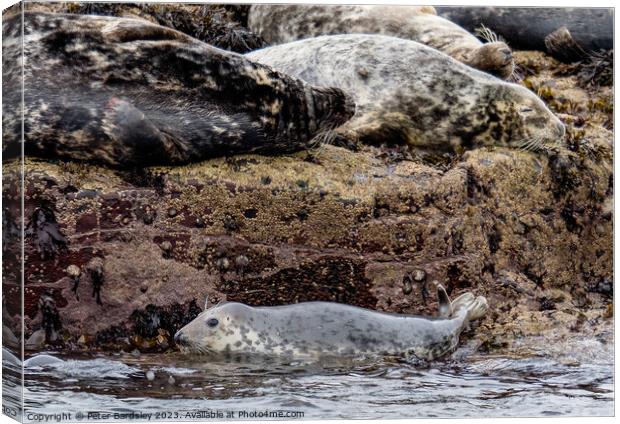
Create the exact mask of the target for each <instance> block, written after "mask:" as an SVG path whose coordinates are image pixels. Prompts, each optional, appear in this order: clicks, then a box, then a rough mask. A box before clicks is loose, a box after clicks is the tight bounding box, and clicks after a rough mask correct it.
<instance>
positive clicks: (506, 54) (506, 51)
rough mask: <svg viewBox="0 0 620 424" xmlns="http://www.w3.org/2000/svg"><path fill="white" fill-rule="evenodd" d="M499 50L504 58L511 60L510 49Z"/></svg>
mask: <svg viewBox="0 0 620 424" xmlns="http://www.w3.org/2000/svg"><path fill="white" fill-rule="evenodd" d="M499 52H500V53H501V54H503V55H504V60H506V61H509V60H512V50H510V49H501V50H500V51H499Z"/></svg>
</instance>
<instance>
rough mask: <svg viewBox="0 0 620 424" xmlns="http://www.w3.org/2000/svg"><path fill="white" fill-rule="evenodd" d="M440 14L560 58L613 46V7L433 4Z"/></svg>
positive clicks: (522, 46)
mask: <svg viewBox="0 0 620 424" xmlns="http://www.w3.org/2000/svg"><path fill="white" fill-rule="evenodd" d="M437 11H438V12H439V14H440V15H441V16H444V17H446V18H448V19H450V20H451V21H453V22H456V23H458V24H459V25H462V26H463V27H465V28H467V29H469V30H473V29H474V28H478V27H480V26H481V25H484V26H486V27H488V28H490V29H491V30H493V31H495V32H497V33H498V34H500V35H501V36H502V37H503V38H504V39H506V40H508V42H509V43H510V45H511V46H513V47H515V48H519V49H528V50H541V51H547V52H548V53H550V54H551V55H553V56H555V57H556V58H558V59H560V60H565V61H573V60H579V59H583V57H584V56H585V54H586V52H591V51H596V50H610V49H613V48H614V45H613V44H614V10H613V8H611V7H609V8H603V7H599V8H594V7H592V8H588V7H495V6H491V7H470V6H467V7H437Z"/></svg>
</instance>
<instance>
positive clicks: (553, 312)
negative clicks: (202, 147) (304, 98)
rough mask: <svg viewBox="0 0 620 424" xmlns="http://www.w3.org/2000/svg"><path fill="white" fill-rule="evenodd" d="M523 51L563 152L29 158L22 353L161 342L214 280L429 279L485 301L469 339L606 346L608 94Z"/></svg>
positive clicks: (11, 193) (376, 294)
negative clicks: (146, 164) (573, 340)
mask: <svg viewBox="0 0 620 424" xmlns="http://www.w3.org/2000/svg"><path fill="white" fill-rule="evenodd" d="M516 56H517V61H518V63H519V64H520V70H521V73H522V77H523V80H522V83H523V84H524V85H526V86H527V87H528V88H530V89H532V90H534V91H535V92H537V93H538V94H539V95H540V96H541V97H542V98H543V99H544V100H545V101H547V103H548V104H549V105H550V107H551V108H552V109H553V110H554V111H556V112H557V113H558V114H559V116H561V118H562V119H563V120H564V121H565V122H566V123H567V125H568V130H569V131H568V135H567V140H566V146H565V147H562V148H559V149H557V151H556V152H555V153H549V154H540V153H531V152H525V151H521V150H515V149H480V150H472V151H467V152H462V153H461V154H458V155H455V156H445V157H438V158H434V160H433V161H430V160H429V158H426V159H424V160H423V159H420V158H417V157H415V155H414V156H412V155H410V154H408V153H403V152H402V151H399V150H393V149H386V148H376V147H366V148H364V149H363V150H362V151H358V152H352V151H349V150H346V149H343V148H338V147H333V146H328V145H325V146H321V147H319V148H317V149H316V150H313V151H308V152H299V153H297V154H294V155H287V156H279V157H266V156H255V155H245V156H234V157H230V158H221V159H214V160H210V161H207V162H203V163H199V164H195V165H191V166H186V167H177V168H149V169H145V170H139V171H132V172H121V171H114V170H110V169H105V168H100V167H96V166H91V165H86V164H78V163H63V162H55V163H50V162H42V161H35V160H31V159H27V160H26V166H25V183H26V184H25V210H24V215H25V217H26V222H25V225H26V231H25V234H26V240H25V242H26V243H25V255H26V264H25V279H26V281H25V322H24V323H25V336H26V339H28V343H27V345H26V348H27V349H32V350H39V349H42V348H44V347H45V346H46V345H47V347H50V346H52V347H55V348H58V349H65V350H80V349H88V350H93V349H115V350H116V349H124V350H134V349H138V350H140V351H153V350H167V349H172V348H174V346H173V342H172V337H171V336H172V335H173V334H174V332H175V331H176V330H177V329H179V328H180V327H181V326H182V325H184V324H185V323H187V322H189V321H190V320H191V319H193V318H194V317H195V316H196V315H197V314H198V313H199V312H200V311H201V310H202V307H203V302H204V299H205V297H206V296H207V295H208V296H209V299H210V301H213V302H217V301H219V300H229V301H240V302H245V303H248V304H252V305H277V304H287V303H293V302H301V301H309V300H329V301H337V302H343V303H349V304H353V305H359V306H362V307H366V308H372V309H377V310H382V311H391V312H400V313H415V314H435V309H436V306H437V304H436V299H435V297H434V285H435V283H436V282H441V283H442V284H443V285H444V286H445V287H446V288H447V290H448V292H449V293H450V295H451V296H457V295H458V294H459V293H461V292H463V291H465V290H471V291H474V292H475V293H476V294H478V295H484V296H486V297H487V299H488V301H489V305H490V312H489V314H488V315H487V317H486V318H485V319H483V320H482V321H481V322H480V323H477V324H476V326H477V329H476V331H472V332H469V333H468V334H467V337H468V339H469V344H468V345H469V346H471V347H472V348H473V349H474V350H478V351H493V352H500V351H503V352H506V351H512V352H516V351H518V350H519V349H521V347H522V346H523V340H530V341H532V342H531V343H530V346H529V347H530V348H531V347H532V346H531V344H532V343H536V342H535V340H539V343H540V347H541V348H543V349H544V345H545V344H550V343H551V341H553V340H556V339H558V338H564V339H566V338H570V337H575V336H577V335H591V336H594V337H599V338H600V339H601V340H605V341H608V342H613V340H612V333H611V331H610V330H611V326H612V324H613V323H612V319H611V317H612V315H613V309H612V303H613V302H612V298H613V287H612V276H613V269H612V267H613V260H612V254H613V244H612V234H613V232H612V224H613V201H612V196H613V185H612V183H613V164H612V150H613V149H612V146H611V142H612V132H611V131H612V130H613V128H612V118H611V116H612V114H613V110H612V109H613V106H612V101H611V98H612V97H611V96H612V90H611V88H610V87H604V86H599V85H597V84H598V83H597V82H593V81H594V79H595V78H597V77H600V75H601V73H600V69H599V68H597V67H596V66H595V65H592V64H587V65H583V64H582V66H576V65H562V64H560V63H558V62H556V61H554V60H553V59H550V58H548V57H547V56H545V55H544V54H542V53H535V52H517V54H516ZM588 66H590V67H588ZM18 171H19V167H18V164H15V163H5V164H4V173H3V180H4V181H3V201H4V210H3V212H4V215H3V237H4V238H5V243H4V246H5V250H4V252H3V256H4V260H3V293H4V297H3V302H4V317H3V318H4V320H3V321H4V324H5V328H4V330H5V333H6V334H8V335H9V336H10V333H11V332H13V333H17V332H18V325H19V313H20V305H21V300H20V285H19V262H18V258H19V254H20V248H19V240H18V236H19V231H18V230H17V228H18V225H19V223H18V221H17V217H18V216H19V205H20V190H19V178H18V175H19V172H18ZM540 336H544V337H540ZM9 338H10V337H9ZM534 348H536V347H535V346H534Z"/></svg>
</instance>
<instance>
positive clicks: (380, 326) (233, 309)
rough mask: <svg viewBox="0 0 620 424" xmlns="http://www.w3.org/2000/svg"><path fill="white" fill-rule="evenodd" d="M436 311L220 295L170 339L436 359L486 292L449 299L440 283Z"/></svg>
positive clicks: (271, 351)
mask: <svg viewBox="0 0 620 424" xmlns="http://www.w3.org/2000/svg"><path fill="white" fill-rule="evenodd" d="M437 294H438V297H439V311H440V315H441V317H439V318H430V317H420V316H414V315H401V314H391V313H385V312H377V311H372V310H369V309H364V308H360V307H357V306H350V305H345V304H340V303H332V302H304V303H298V304H293V305H285V306H267V307H252V306H248V305H245V304H243V303H236V302H225V303H221V304H218V305H217V306H215V307H213V308H211V309H207V310H205V311H204V312H202V313H201V314H200V315H198V317H196V319H194V320H193V321H192V322H190V323H189V324H187V325H186V326H185V327H183V328H182V329H181V330H179V331H178V332H177V333H176V334H175V336H174V340H175V342H176V343H177V345H178V346H179V347H180V349H181V351H182V352H184V353H201V354H213V355H222V354H223V355H225V356H231V355H232V356H235V355H240V356H244V355H250V356H251V355H264V356H269V357H273V356H278V357H286V358H298V359H306V358H307V359H312V358H319V357H322V356H327V357H333V356H339V357H362V356H375V355H389V356H412V357H415V358H417V359H422V360H433V359H437V358H439V357H441V356H443V355H445V354H447V353H449V352H451V351H452V350H454V349H455V348H456V346H457V344H458V341H459V335H460V334H461V331H462V330H463V329H464V328H465V326H466V325H467V324H468V323H469V322H470V321H473V320H476V319H479V318H481V317H482V316H484V314H485V313H486V311H487V308H488V306H487V301H486V299H485V298H484V297H482V296H478V297H475V296H474V295H473V294H472V293H465V294H462V295H461V296H459V297H458V298H456V299H455V300H454V301H453V302H451V301H450V299H449V297H448V294H447V293H446V291H445V289H444V288H443V287H442V286H441V285H439V286H438V287H437Z"/></svg>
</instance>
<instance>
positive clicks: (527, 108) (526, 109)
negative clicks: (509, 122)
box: [521, 107, 534, 113]
mask: <svg viewBox="0 0 620 424" xmlns="http://www.w3.org/2000/svg"><path fill="white" fill-rule="evenodd" d="M533 111H534V109H532V108H531V107H524V108H522V109H521V112H525V113H528V112H533Z"/></svg>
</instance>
